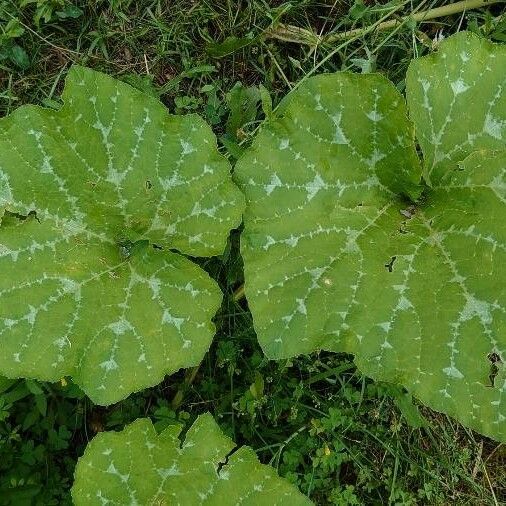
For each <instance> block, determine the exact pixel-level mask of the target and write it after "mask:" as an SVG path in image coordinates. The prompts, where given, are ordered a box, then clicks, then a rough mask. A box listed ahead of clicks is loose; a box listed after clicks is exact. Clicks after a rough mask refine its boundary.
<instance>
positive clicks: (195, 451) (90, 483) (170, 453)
mask: <svg viewBox="0 0 506 506" xmlns="http://www.w3.org/2000/svg"><path fill="white" fill-rule="evenodd" d="M180 431H181V428H180V427H179V426H169V427H168V428H167V429H165V430H164V431H163V432H162V433H161V434H159V435H157V434H156V432H155V429H154V427H153V425H152V424H151V421H150V420H148V419H139V420H136V421H135V422H134V423H132V424H131V425H129V426H127V427H126V428H125V429H124V430H123V431H122V432H119V433H114V432H105V433H101V434H98V435H97V436H95V438H94V439H93V441H91V443H90V444H89V445H88V447H87V448H86V452H85V454H84V456H83V457H82V458H81V459H80V460H79V462H78V464H77V468H76V473H75V482H74V486H73V487H72V496H73V499H74V503H75V504H76V506H95V505H96V506H103V505H105V504H106V505H110V506H125V505H139V506H151V505H152V506H155V505H165V504H167V505H169V504H178V505H180V506H197V505H206V506H214V505H216V506H226V505H229V504H230V505H231V504H241V505H244V506H247V505H251V506H254V505H263V504H265V505H269V506H270V505H272V506H275V505H278V506H283V505H286V506H309V505H310V504H312V503H311V501H310V500H309V499H308V498H307V497H305V496H303V495H302V494H301V493H300V492H299V491H298V490H297V489H296V488H295V487H294V486H293V485H290V484H289V483H288V482H287V481H285V480H283V479H281V478H279V477H278V476H277V474H276V472H275V471H274V469H273V468H271V467H270V466H266V465H262V464H260V463H259V462H258V459H257V457H256V455H255V453H254V452H253V450H252V449H251V448H248V447H241V448H238V449H237V450H235V451H234V449H235V444H234V443H233V441H232V440H230V439H229V438H228V437H226V436H225V435H224V434H223V433H222V432H221V431H220V429H219V427H218V425H217V424H216V422H215V421H214V419H213V417H212V416H211V415H210V414H204V415H201V416H200V417H198V418H197V420H196V421H195V423H194V424H193V425H192V426H191V428H190V429H189V430H188V432H187V433H186V436H185V441H184V442H183V443H181V441H180V440H179V437H178V436H179V434H180Z"/></svg>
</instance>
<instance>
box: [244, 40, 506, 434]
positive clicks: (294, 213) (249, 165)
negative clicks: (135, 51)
mask: <svg viewBox="0 0 506 506" xmlns="http://www.w3.org/2000/svg"><path fill="white" fill-rule="evenodd" d="M462 37H467V36H465V35H464V36H459V39H458V40H459V41H461V38H462ZM469 40H470V41H471V42H470V44H471V43H472V44H475V43H476V41H475V40H474V37H471V36H469ZM447 44H448V46H447V45H446V44H444V43H443V44H442V45H441V51H446V49H445V48H446V47H450V48H451V47H453V45H454V44H455V41H452V40H450V41H448V43H447ZM486 47H487V49H488V50H490V46H489V45H488V43H486ZM478 48H479V50H477V51H476V53H475V52H474V51H473V50H472V49H471V48H470V49H469V59H470V60H473V59H474V58H481V56H480V54H481V49H480V48H481V45H480V44H479V43H478ZM502 51H503V49H498V52H502ZM448 57H449V56H448ZM416 65H418V64H416ZM471 68H474V66H472V67H471ZM462 78H463V79H464V80H466V82H467V77H466V75H465V73H463V74H462ZM409 84H410V81H408V85H409ZM500 100H504V99H503V98H500V99H499V98H498V101H500ZM413 115H414V116H416V113H413ZM501 118H502V120H504V118H505V117H504V116H501ZM480 121H481V120H480ZM420 122H422V120H421V119H420ZM422 124H423V123H422ZM460 126H461V128H465V123H462V124H461V125H460ZM412 132H413V127H412V125H411V123H410V122H409V120H408V119H407V118H406V108H405V105H404V102H403V99H402V97H401V96H400V94H399V93H397V92H396V90H395V89H394V87H393V85H391V84H389V83H388V82H387V81H386V80H385V79H383V78H382V77H380V76H377V75H361V76H354V75H349V74H346V73H337V74H332V75H322V76H317V77H314V78H311V79H309V80H308V81H306V83H304V84H303V85H302V86H301V87H300V88H299V89H298V90H296V91H295V92H294V93H293V94H292V95H291V96H290V97H289V98H288V100H287V102H286V103H285V104H284V105H283V107H282V114H281V116H280V117H278V118H277V119H276V120H273V121H271V122H269V123H267V124H266V125H265V126H264V128H263V130H262V131H261V133H260V135H259V136H258V138H257V139H256V141H255V142H254V144H253V147H252V149H251V150H250V151H249V152H248V153H247V154H246V155H245V156H244V157H243V158H242V159H241V160H240V161H239V163H238V166H237V167H236V175H237V180H238V182H239V183H240V186H241V187H242V189H243V190H244V192H245V194H246V199H247V210H246V214H245V232H244V235H243V243H242V252H243V256H244V261H245V278H246V286H245V289H246V295H247V297H248V301H249V304H250V307H251V310H252V313H253V318H254V324H255V329H256V331H257V333H258V336H259V340H260V343H261V345H262V348H263V349H264V351H265V353H266V354H267V355H268V356H269V357H271V358H281V357H291V356H295V355H298V354H301V353H308V352H310V351H313V350H320V349H324V350H330V351H346V352H351V353H354V354H355V356H356V362H357V364H358V366H359V367H360V369H361V370H362V371H363V372H364V373H365V374H367V375H369V376H371V377H373V378H377V379H382V380H388V381H393V382H396V383H400V384H402V385H405V386H406V387H408V388H409V389H410V390H411V391H412V392H413V393H414V394H415V395H416V396H417V397H418V398H419V399H421V400H422V401H423V402H425V403H427V404H428V405H429V406H431V407H433V408H434V409H437V410H440V411H443V412H445V413H448V414H451V415H453V416H455V417H456V418H458V419H459V420H461V421H462V422H463V423H465V424H467V425H469V426H470V427H473V428H475V429H477V430H479V431H481V432H483V433H485V434H488V435H490V436H492V437H495V438H497V439H500V440H505V439H506V399H505V397H506V383H505V382H504V378H503V376H502V375H501V374H499V373H498V366H499V365H502V363H503V362H504V361H505V359H506V357H505V352H506V332H505V331H506V228H505V227H504V225H503V224H504V221H505V220H506V206H505V203H506V200H505V197H506V180H505V173H506V154H505V152H504V151H502V152H492V151H491V152H483V151H480V152H478V153H476V154H474V155H472V156H470V157H469V158H468V159H467V160H466V161H465V162H463V163H462V165H461V166H460V168H459V166H458V164H457V163H456V162H455V160H454V162H453V165H452V166H451V168H450V166H448V168H447V169H445V171H447V172H448V176H447V177H446V178H445V180H444V182H443V179H442V178H441V177H438V178H434V179H433V181H432V188H431V189H425V191H424V192H423V194H422V195H421V196H420V197H419V198H417V196H418V195H420V193H421V192H422V188H423V186H422V185H418V186H417V185H416V183H417V182H418V181H419V179H420V175H421V169H420V166H419V163H418V160H417V158H416V153H415V144H414V142H413V134H412ZM465 154H467V153H466V152H463V153H462V156H465ZM408 197H410V198H408Z"/></svg>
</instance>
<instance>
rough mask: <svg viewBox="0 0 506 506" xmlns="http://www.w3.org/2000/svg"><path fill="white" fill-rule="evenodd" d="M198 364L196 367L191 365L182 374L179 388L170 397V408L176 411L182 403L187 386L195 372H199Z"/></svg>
mask: <svg viewBox="0 0 506 506" xmlns="http://www.w3.org/2000/svg"><path fill="white" fill-rule="evenodd" d="M199 368H200V364H199V365H198V366H197V367H191V368H190V369H187V371H186V372H185V375H184V380H183V383H182V385H181V386H180V387H179V390H178V391H177V392H176V395H175V396H174V398H173V399H172V403H171V405H172V409H173V410H174V411H177V410H178V409H179V407H180V406H181V404H182V403H183V399H184V395H185V393H186V392H187V391H188V388H189V387H190V386H191V384H192V383H193V381H194V380H195V377H196V376H197V373H198V372H199Z"/></svg>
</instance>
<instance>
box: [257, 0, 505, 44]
mask: <svg viewBox="0 0 506 506" xmlns="http://www.w3.org/2000/svg"><path fill="white" fill-rule="evenodd" d="M504 2H505V0H463V1H460V2H454V3H452V4H449V5H443V6H441V7H435V8H433V9H428V10H425V11H421V12H415V13H412V14H409V15H407V16H403V17H401V18H398V19H389V20H386V21H382V22H380V23H375V24H374V25H373V28H374V29H375V30H390V29H392V28H395V27H398V26H399V25H402V24H404V23H406V22H408V21H415V22H422V21H428V20H431V19H436V18H442V17H446V16H452V15H453V14H458V13H460V12H465V11H468V10H471V9H479V8H481V7H487V6H489V5H492V4H497V3H504ZM369 32H371V27H370V26H367V27H365V28H355V29H353V30H348V31H345V32H339V33H335V34H330V35H328V36H327V37H319V36H318V35H316V34H315V33H313V32H311V31H310V30H306V29H304V28H299V27H297V26H293V25H286V24H283V23H279V24H278V25H276V27H274V28H271V29H270V30H268V31H267V32H266V33H265V36H266V37H270V38H274V39H279V40H283V41H285V42H294V43H297V44H305V45H308V46H311V47H315V46H317V45H318V44H321V43H325V44H332V43H333V42H340V41H343V40H346V39H354V38H358V37H361V36H363V35H366V34H367V33H369Z"/></svg>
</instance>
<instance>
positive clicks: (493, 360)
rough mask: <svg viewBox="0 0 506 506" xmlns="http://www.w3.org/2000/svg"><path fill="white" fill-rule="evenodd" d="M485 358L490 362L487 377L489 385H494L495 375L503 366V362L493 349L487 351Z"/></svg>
mask: <svg viewBox="0 0 506 506" xmlns="http://www.w3.org/2000/svg"><path fill="white" fill-rule="evenodd" d="M487 358H488V360H489V362H490V374H489V375H488V379H489V380H490V384H491V386H493V387H494V386H495V380H496V377H497V375H498V374H499V371H500V369H501V367H502V366H503V362H502V360H501V357H500V356H499V354H498V353H496V352H495V351H493V352H491V353H489V354H488V355H487Z"/></svg>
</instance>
